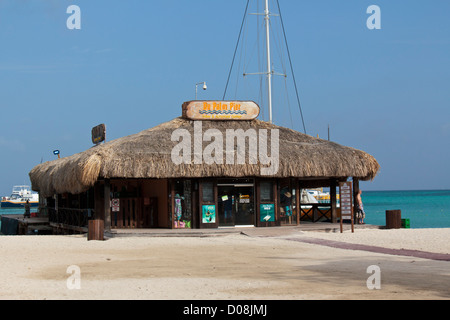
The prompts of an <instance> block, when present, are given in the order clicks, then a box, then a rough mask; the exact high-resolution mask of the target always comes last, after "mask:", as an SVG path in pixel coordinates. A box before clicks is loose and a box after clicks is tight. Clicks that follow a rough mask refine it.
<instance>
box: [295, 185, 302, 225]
mask: <svg viewBox="0 0 450 320" xmlns="http://www.w3.org/2000/svg"><path fill="white" fill-rule="evenodd" d="M295 210H296V212H297V225H299V224H300V215H301V214H302V212H301V210H302V208H301V207H300V188H299V181H298V180H295Z"/></svg>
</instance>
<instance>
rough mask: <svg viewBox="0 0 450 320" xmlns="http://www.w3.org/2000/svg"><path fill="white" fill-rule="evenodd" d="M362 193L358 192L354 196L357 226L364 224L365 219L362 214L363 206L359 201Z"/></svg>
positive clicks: (364, 214)
mask: <svg viewBox="0 0 450 320" xmlns="http://www.w3.org/2000/svg"><path fill="white" fill-rule="evenodd" d="M361 194H362V191H361V190H359V191H358V194H357V196H356V219H358V220H357V221H358V223H359V224H364V218H365V217H366V213H365V212H364V205H363V202H362V199H361Z"/></svg>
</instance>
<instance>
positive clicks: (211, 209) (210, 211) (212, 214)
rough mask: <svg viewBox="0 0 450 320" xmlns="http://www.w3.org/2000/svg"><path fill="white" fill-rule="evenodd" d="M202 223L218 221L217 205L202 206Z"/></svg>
mask: <svg viewBox="0 0 450 320" xmlns="http://www.w3.org/2000/svg"><path fill="white" fill-rule="evenodd" d="M202 223H216V206H215V205H203V206H202Z"/></svg>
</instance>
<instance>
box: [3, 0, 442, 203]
mask: <svg viewBox="0 0 450 320" xmlns="http://www.w3.org/2000/svg"><path fill="white" fill-rule="evenodd" d="M279 1H280V5H281V10H282V14H283V20H284V24H285V28H286V35H287V39H288V44H289V49H290V54H291V57H292V62H293V67H294V73H295V78H296V81H297V85H298V89H299V96H300V100H301V104H302V110H303V115H304V120H305V124H306V129H307V133H308V134H311V135H314V136H316V135H317V134H318V135H319V136H320V137H321V138H326V137H327V127H328V125H330V128H331V139H332V140H333V141H335V142H337V143H340V144H343V145H347V146H352V147H355V148H358V149H361V150H364V151H366V152H368V153H370V154H372V155H374V156H375V158H376V159H377V160H378V161H379V163H380V165H381V171H380V174H379V175H378V176H377V177H376V178H375V180H374V181H373V182H363V183H362V188H363V189H365V190H399V189H450V182H449V181H450V173H449V172H450V170H449V167H448V166H449V163H450V148H449V146H450V90H449V88H450V24H449V23H448V15H449V14H450V13H449V12H450V2H448V1H444V0H436V1H425V0H417V1H398V0H394V1H393V0H391V1H386V0H373V1H362V0H349V1H332V0H318V1H311V0H308V1H306V0H305V1H298V0H295V1H294V0H279ZM260 2H261V1H260ZM73 4H74V5H78V6H79V7H80V9H81V30H69V29H68V28H67V26H66V21H67V19H68V18H69V16H70V14H67V13H66V10H67V7H68V6H70V5H73ZM245 4H246V1H245V0H239V1H238V0H229V1H225V0H190V1H180V0H170V1H153V0H148V1H144V0H130V1H119V0H108V1H105V0H95V1H92V0H20V1H17V0H14V1H13V0H1V1H0V46H1V50H0V97H1V99H0V110H1V116H0V119H1V122H0V150H1V156H0V167H1V168H2V173H1V177H0V194H1V195H7V194H9V193H10V191H11V188H12V186H13V185H16V184H22V183H29V178H28V172H29V171H30V170H31V169H32V168H33V167H34V166H35V165H36V164H38V163H40V162H41V161H49V160H53V159H54V158H55V156H54V155H53V154H52V151H53V150H54V149H59V150H61V155H62V156H68V155H72V154H74V153H77V152H81V151H83V150H85V149H87V148H89V147H91V145H92V143H91V137H90V134H91V128H92V127H93V126H95V125H97V124H99V123H105V124H106V127H107V140H112V139H116V138H119V137H122V136H125V135H129V134H133V133H137V132H139V131H141V130H144V129H147V128H150V127H153V126H155V125H157V124H159V123H162V122H165V121H169V120H171V119H173V118H175V117H177V116H179V115H180V114H181V104H182V103H183V101H187V100H193V99H194V95H195V83H197V82H200V81H206V82H207V84H208V90H206V91H203V90H199V96H198V98H199V99H211V100H213V99H222V96H223V93H224V88H225V84H226V80H227V76H228V71H229V68H230V65H231V59H232V57H233V52H234V48H235V45H236V41H237V37H238V32H239V27H240V24H241V21H242V16H243V13H244V9H245ZM373 4H375V5H378V6H379V7H380V8H381V29H380V30H369V29H368V28H367V27H366V20H367V19H368V18H369V16H370V15H369V14H367V13H366V9H367V7H368V6H370V5H373ZM259 6H260V7H261V6H262V2H261V4H260V5H259ZM270 6H271V8H272V9H273V12H278V10H277V8H276V2H275V1H272V0H271V2H270ZM249 12H256V0H251V5H250V9H249ZM276 19H278V18H277V17H273V28H274V31H273V38H276V37H277V36H281V33H280V31H276V30H275V28H276V27H277V26H278V27H279V20H278V21H277V20H276ZM247 23H248V27H246V34H245V37H244V39H243V41H242V47H240V48H239V50H238V54H237V57H238V59H237V60H236V62H235V68H234V69H233V72H234V73H233V76H232V77H231V82H230V86H229V90H228V91H227V97H226V98H228V99H235V98H236V99H240V100H245V99H254V96H252V95H254V94H256V95H257V94H258V86H259V82H258V81H259V80H258V77H257V76H254V77H253V78H252V77H251V76H249V77H246V78H245V81H244V80H243V79H240V80H238V77H237V75H238V73H236V72H241V71H236V70H237V69H236V68H237V66H243V65H245V66H247V68H248V69H247V72H256V71H258V70H252V63H254V62H255V61H257V59H256V58H255V55H254V54H253V53H254V51H255V46H256V45H257V42H255V41H256V40H255V39H256V36H255V33H256V31H255V32H253V29H252V26H253V25H256V23H258V21H257V18H256V16H249V17H248V18H247ZM246 26H247V25H246ZM255 30H256V29H255ZM252 37H254V38H252ZM273 41H274V44H275V45H276V44H277V42H275V40H273ZM278 41H279V40H278ZM282 43H283V42H282V41H279V42H278V45H279V48H280V49H279V51H277V49H273V53H274V62H273V65H274V68H279V70H278V71H280V72H282V69H283V63H281V62H278V61H277V57H278V56H279V55H280V54H279V53H278V52H282V51H283V50H282ZM260 45H261V43H260ZM243 47H248V48H250V49H243ZM246 58H248V60H247V61H246V60H245V59H246ZM284 58H286V55H284ZM284 67H285V68H286V69H287V70H288V71H289V67H288V64H287V60H285V61H284ZM286 81H287V83H286V84H285V82H284V78H283V77H275V79H274V123H275V124H278V125H282V126H285V127H290V128H293V129H295V130H299V131H303V128H302V126H301V119H300V113H299V110H298V106H297V105H296V100H295V96H294V95H292V98H289V100H288V101H290V102H289V103H287V102H286V101H287V100H283V97H284V96H285V93H284V92H285V88H288V90H289V95H291V94H292V91H293V90H292V84H291V83H290V82H289V81H292V76H291V75H290V74H288V78H286ZM288 82H289V83H288ZM247 88H248V89H247ZM255 88H256V89H255ZM238 89H245V90H244V91H242V92H241V91H239V90H238ZM283 90H284V91H283ZM255 92H256V93H255ZM277 99H278V100H277ZM261 104H262V106H263V107H264V101H262V102H261ZM289 106H290V107H289ZM264 117H266V120H267V111H265V112H264Z"/></svg>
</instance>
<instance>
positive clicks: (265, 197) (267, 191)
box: [260, 181, 273, 202]
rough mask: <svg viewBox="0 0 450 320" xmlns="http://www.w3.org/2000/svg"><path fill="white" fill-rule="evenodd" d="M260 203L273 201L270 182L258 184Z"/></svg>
mask: <svg viewBox="0 0 450 320" xmlns="http://www.w3.org/2000/svg"><path fill="white" fill-rule="evenodd" d="M260 194H261V201H264V202H271V201H273V184H272V182H271V181H262V182H261V183H260Z"/></svg>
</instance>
